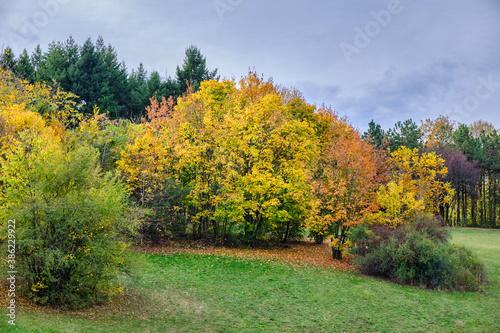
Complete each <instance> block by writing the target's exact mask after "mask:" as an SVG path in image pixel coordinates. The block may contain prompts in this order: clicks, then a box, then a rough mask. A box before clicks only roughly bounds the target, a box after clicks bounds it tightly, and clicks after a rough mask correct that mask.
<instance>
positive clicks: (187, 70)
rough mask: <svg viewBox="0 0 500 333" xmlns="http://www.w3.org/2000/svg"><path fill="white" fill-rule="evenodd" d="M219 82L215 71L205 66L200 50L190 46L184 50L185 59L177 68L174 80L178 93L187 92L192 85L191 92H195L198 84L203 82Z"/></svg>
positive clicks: (204, 59)
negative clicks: (213, 80) (214, 80)
mask: <svg viewBox="0 0 500 333" xmlns="http://www.w3.org/2000/svg"><path fill="white" fill-rule="evenodd" d="M212 79H216V80H219V76H217V69H214V70H213V71H210V70H209V69H208V68H207V66H206V58H205V57H204V56H203V55H202V54H201V51H200V49H198V48H197V47H196V46H194V45H190V46H189V47H188V48H187V49H186V57H185V58H184V63H183V65H182V68H179V66H177V70H176V80H177V84H178V86H179V92H180V93H183V92H185V91H186V90H187V88H188V85H192V87H193V91H197V90H198V89H199V87H200V83H201V82H202V81H205V80H212Z"/></svg>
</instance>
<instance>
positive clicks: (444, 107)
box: [0, 0, 500, 131]
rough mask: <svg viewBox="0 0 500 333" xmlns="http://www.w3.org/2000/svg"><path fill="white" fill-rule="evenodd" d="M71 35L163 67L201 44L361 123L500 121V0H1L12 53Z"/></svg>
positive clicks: (5, 41) (4, 38)
mask: <svg viewBox="0 0 500 333" xmlns="http://www.w3.org/2000/svg"><path fill="white" fill-rule="evenodd" d="M70 35H71V36H73V38H74V39H75V40H76V42H77V43H78V44H80V45H82V44H83V42H84V41H85V40H86V39H87V38H91V39H92V40H93V41H95V40H96V39H97V38H98V36H99V35H101V36H102V37H103V39H104V42H105V43H106V44H111V45H112V46H113V47H114V48H115V49H116V51H117V53H118V59H119V60H120V61H124V62H125V63H126V65H127V68H128V69H129V70H131V69H134V68H137V66H138V65H139V63H141V62H142V63H143V65H144V67H145V68H146V69H147V70H148V71H149V72H151V71H153V70H156V71H158V72H159V73H160V74H161V75H163V76H164V77H166V76H167V75H171V76H174V74H175V68H176V66H177V65H181V64H182V61H183V59H184V55H185V54H184V52H185V49H186V47H187V46H189V45H191V44H193V45H196V46H197V47H199V48H200V50H201V52H202V54H203V55H204V56H205V57H206V59H207V66H208V68H209V69H214V68H217V69H218V73H219V74H220V75H221V76H222V77H227V78H235V79H237V80H238V79H239V78H241V77H242V76H245V75H246V74H247V73H248V71H249V70H250V69H251V70H255V71H256V72H257V73H259V74H262V75H263V76H264V77H265V78H268V77H272V78H273V81H274V82H275V83H277V84H280V85H283V86H287V87H294V88H296V89H298V90H299V91H301V92H302V94H303V95H304V98H305V99H306V101H307V102H309V103H312V104H316V105H318V106H320V105H322V104H325V105H327V106H331V107H332V109H334V110H336V111H337V112H338V114H339V115H341V116H347V117H348V118H349V121H350V123H351V124H352V125H354V126H355V127H357V128H359V129H360V130H361V131H363V130H366V128H367V126H368V123H369V122H370V120H372V119H373V120H374V121H375V123H377V124H380V125H381V126H382V128H383V129H389V128H391V127H393V126H394V123H395V122H396V121H403V120H406V119H412V120H413V121H415V122H416V123H417V124H418V125H420V122H421V121H422V120H425V119H428V118H429V119H435V118H436V117H438V116H439V115H443V116H447V117H449V118H450V119H451V120H454V121H456V122H459V123H465V124H471V123H472V122H474V121H477V120H483V121H487V122H489V123H491V124H493V125H494V126H495V128H497V129H498V128H500V1H499V0H477V1H472V0H441V1H435V0H349V1H347V0H308V1H305V0H303V1H297V0H287V1H285V0H142V1H133V0H0V46H2V47H6V46H10V47H11V48H12V49H13V51H14V53H15V54H16V55H19V54H20V53H21V52H22V50H23V49H27V51H28V53H31V52H32V51H33V49H34V48H35V47H36V45H37V44H40V46H41V47H42V49H43V50H46V49H47V46H48V44H49V43H51V42H52V41H65V40H66V39H67V38H68V37H69V36H70Z"/></svg>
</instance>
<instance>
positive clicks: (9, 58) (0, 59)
mask: <svg viewBox="0 0 500 333" xmlns="http://www.w3.org/2000/svg"><path fill="white" fill-rule="evenodd" d="M15 66H16V57H15V56H14V52H12V49H11V48H10V47H6V48H5V49H4V50H3V51H2V54H0V67H2V68H3V69H4V70H6V71H8V70H13V69H14V67H15Z"/></svg>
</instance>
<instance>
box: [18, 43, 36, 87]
mask: <svg viewBox="0 0 500 333" xmlns="http://www.w3.org/2000/svg"><path fill="white" fill-rule="evenodd" d="M14 72H15V73H16V75H17V76H18V77H20V78H22V79H25V80H28V81H30V82H33V81H34V75H35V68H34V67H33V65H32V64H31V60H30V57H29V55H28V52H27V51H26V49H24V50H23V53H22V54H21V55H20V56H19V59H17V61H16V65H15V67H14Z"/></svg>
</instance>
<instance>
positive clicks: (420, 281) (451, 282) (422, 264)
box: [354, 217, 486, 291]
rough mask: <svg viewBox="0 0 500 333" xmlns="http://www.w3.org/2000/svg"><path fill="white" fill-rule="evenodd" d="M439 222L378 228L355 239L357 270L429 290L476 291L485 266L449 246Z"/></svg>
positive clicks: (423, 219) (425, 220)
mask: <svg viewBox="0 0 500 333" xmlns="http://www.w3.org/2000/svg"><path fill="white" fill-rule="evenodd" d="M439 225H440V221H439V220H437V219H435V218H434V219H433V218H429V217H420V218H419V219H418V220H416V221H415V223H414V225H413V226H401V227H398V228H396V229H392V228H384V227H383V226H381V225H377V226H375V227H374V228H373V229H372V233H371V234H368V233H366V232H365V234H364V236H362V237H359V236H358V243H357V244H358V245H357V247H356V248H357V254H358V255H357V257H356V259H355V261H354V263H355V265H356V267H357V268H358V269H359V270H360V271H362V272H363V273H365V274H368V275H374V276H380V277H383V278H387V279H390V280H392V281H394V282H397V283H400V284H409V285H423V286H425V287H427V288H430V289H449V290H467V291H474V290H479V289H480V288H481V285H482V284H484V283H485V281H486V271H485V267H484V265H483V264H482V263H481V262H480V261H479V260H478V259H477V257H475V256H474V255H473V254H472V253H471V252H470V251H469V250H467V249H465V248H463V247H460V246H456V245H454V244H450V243H449V242H448V241H447V238H448V233H447V231H446V230H444V228H442V227H440V226H439Z"/></svg>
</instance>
